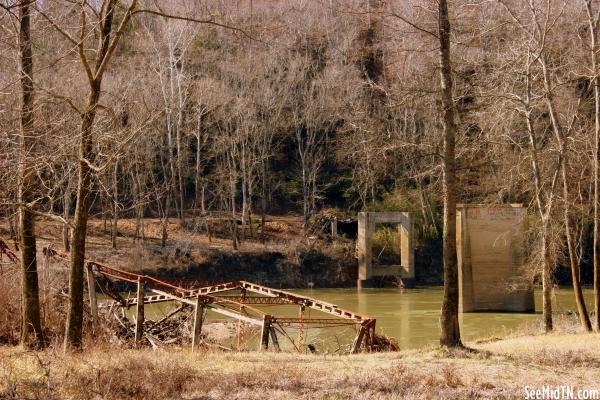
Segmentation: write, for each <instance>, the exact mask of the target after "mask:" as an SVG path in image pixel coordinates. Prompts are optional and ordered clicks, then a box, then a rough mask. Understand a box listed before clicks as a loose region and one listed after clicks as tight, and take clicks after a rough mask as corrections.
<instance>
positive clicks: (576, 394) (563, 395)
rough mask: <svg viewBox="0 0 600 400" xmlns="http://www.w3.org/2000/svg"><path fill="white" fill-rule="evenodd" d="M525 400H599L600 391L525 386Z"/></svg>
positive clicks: (568, 387) (561, 386)
mask: <svg viewBox="0 0 600 400" xmlns="http://www.w3.org/2000/svg"><path fill="white" fill-rule="evenodd" d="M524 390H525V399H527V400H594V399H595V400H600V389H578V388H575V387H573V386H569V385H559V386H542V387H536V388H533V387H531V386H525V388H524Z"/></svg>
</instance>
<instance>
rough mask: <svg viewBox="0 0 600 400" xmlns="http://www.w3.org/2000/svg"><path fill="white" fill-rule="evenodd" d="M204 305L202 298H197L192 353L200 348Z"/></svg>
mask: <svg viewBox="0 0 600 400" xmlns="http://www.w3.org/2000/svg"><path fill="white" fill-rule="evenodd" d="M204 315H205V311H204V303H202V302H201V300H200V298H199V297H198V298H196V306H195V309H194V331H193V332H192V351H196V350H198V349H199V348H200V335H201V333H202V323H203V322H204Z"/></svg>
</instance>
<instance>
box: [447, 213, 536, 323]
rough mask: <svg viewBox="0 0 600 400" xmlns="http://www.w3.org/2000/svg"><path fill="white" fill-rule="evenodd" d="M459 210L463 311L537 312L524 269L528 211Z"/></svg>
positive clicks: (458, 254) (458, 231)
mask: <svg viewBox="0 0 600 400" xmlns="http://www.w3.org/2000/svg"><path fill="white" fill-rule="evenodd" d="M457 208H458V210H457V215H456V222H457V224H456V242H457V257H458V267H459V276H458V277H459V293H460V310H461V311H462V312H472V311H511V312H533V311H535V304H534V297H533V285H532V283H531V281H530V280H528V279H527V277H526V274H525V271H524V268H525V238H524V232H525V230H526V229H527V219H526V217H527V212H526V210H525V209H524V208H523V207H522V206H521V205H520V204H512V205H499V206H485V205H478V204H475V205H462V204H459V205H457Z"/></svg>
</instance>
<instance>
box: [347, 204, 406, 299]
mask: <svg viewBox="0 0 600 400" xmlns="http://www.w3.org/2000/svg"><path fill="white" fill-rule="evenodd" d="M385 223H393V224H398V233H399V235H400V260H399V265H373V249H372V247H373V239H372V236H373V233H374V232H375V229H376V226H377V224H385ZM357 244H358V282H357V287H358V288H362V287H369V286H370V285H371V280H372V278H374V277H381V276H395V277H398V278H401V279H402V281H403V283H404V285H405V286H414V282H415V264H414V262H415V260H414V246H413V229H412V221H411V218H410V213H408V212H360V213H358V243H357Z"/></svg>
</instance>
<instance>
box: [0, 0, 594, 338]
mask: <svg viewBox="0 0 600 400" xmlns="http://www.w3.org/2000/svg"><path fill="white" fill-rule="evenodd" d="M24 4H25V3H22V2H16V1H2V2H0V11H1V14H0V27H1V28H2V30H1V32H2V33H1V36H0V203H1V204H2V207H1V208H0V213H1V216H2V217H3V218H4V221H5V222H6V224H5V225H6V227H7V228H6V234H7V235H10V236H12V237H13V238H14V240H15V243H16V242H17V239H18V238H19V236H20V240H21V242H20V243H21V247H22V249H21V250H22V251H23V255H24V260H25V261H23V262H24V263H26V264H27V261H26V260H27V256H26V255H27V254H29V255H30V256H31V257H33V258H32V263H30V264H31V265H35V254H36V247H35V229H34V220H50V221H53V222H54V223H58V224H60V225H61V226H62V227H63V229H64V235H63V238H64V239H63V242H64V248H65V250H69V249H70V250H71V255H70V257H71V272H70V274H71V275H70V285H71V286H70V291H71V295H72V307H75V308H73V309H70V311H69V316H70V317H69V318H71V317H72V318H76V316H77V315H81V307H82V306H81V304H80V303H81V299H82V298H83V297H82V296H83V294H82V293H83V292H82V290H83V272H82V271H83V264H84V259H85V246H86V239H87V237H86V235H87V234H88V220H89V219H90V218H91V219H104V221H105V226H106V225H108V227H109V228H108V229H109V230H110V235H111V238H112V247H113V248H116V247H117V246H118V243H117V237H118V236H119V220H123V219H129V220H132V221H134V223H135V228H134V229H133V234H132V236H133V237H134V239H138V238H140V239H143V238H145V236H146V232H145V230H144V226H145V225H144V221H145V220H147V219H153V220H158V221H159V222H160V225H161V229H160V233H158V234H157V235H155V236H156V237H157V238H158V240H160V243H161V246H162V247H167V246H168V245H169V240H170V237H169V223H170V222H173V221H177V223H178V224H179V225H180V227H183V228H184V229H189V231H197V232H198V231H199V232H205V233H206V234H207V235H208V236H209V237H210V235H211V230H212V231H213V232H212V233H213V234H217V235H221V237H227V238H228V239H229V240H230V243H231V246H232V249H233V250H238V249H239V248H240V246H241V243H243V242H245V241H252V242H254V243H256V242H264V240H265V227H266V223H267V219H268V216H272V215H280V216H281V215H284V216H285V215H301V217H302V229H301V231H302V233H301V234H299V235H300V236H301V237H302V238H304V239H307V238H309V237H313V236H315V235H316V233H319V232H320V231H319V226H321V225H322V224H321V225H319V223H320V222H321V221H323V215H325V219H327V216H330V215H337V216H339V217H340V218H343V217H347V216H353V215H354V214H355V213H356V212H358V211H361V210H384V209H385V210H408V211H411V212H413V214H414V215H415V220H416V221H417V234H418V237H419V240H420V244H419V245H420V246H421V247H422V248H423V247H424V248H426V249H427V248H428V247H427V246H430V247H429V250H430V251H431V252H430V253H428V254H426V255H425V256H426V257H428V260H427V262H430V261H431V259H434V260H435V262H437V265H438V266H439V265H440V264H441V252H440V248H439V247H440V246H439V245H440V243H441V242H442V241H443V243H444V253H445V254H450V253H454V251H453V249H454V247H453V246H454V245H453V244H452V243H453V242H454V230H453V229H454V228H453V227H451V228H450V230H448V229H447V227H448V226H449V225H448V224H449V222H448V221H451V220H453V218H454V214H453V213H454V211H453V210H454V209H455V207H454V205H455V203H456V202H458V203H461V202H464V203H487V204H494V203H523V204H524V205H525V206H526V207H528V211H529V217H528V218H529V221H528V222H529V228H530V229H529V233H528V244H529V246H528V255H529V260H530V265H531V271H532V273H531V276H532V278H535V279H538V280H541V281H543V282H544V287H545V288H548V290H550V289H549V288H550V287H551V283H552V280H553V279H555V276H553V275H552V272H553V271H554V269H555V268H556V267H557V266H561V265H562V266H567V267H568V268H569V269H570V272H569V273H567V275H568V279H572V282H573V283H574V284H575V285H576V286H577V285H578V284H579V279H580V276H581V278H582V279H583V281H584V282H591V280H592V262H593V259H594V258H596V265H597V264H598V252H595V251H594V247H596V248H599V247H598V246H597V239H598V237H599V236H600V235H598V224H597V220H598V218H595V217H597V216H598V215H597V198H598V153H599V152H598V149H599V143H598V139H599V134H600V87H599V86H598V81H597V72H598V66H597V60H596V56H597V55H596V52H597V50H598V45H597V43H596V42H597V37H596V36H597V35H596V33H597V32H596V31H597V28H598V12H597V11H596V6H595V5H594V4H593V3H592V2H591V1H586V0H581V1H561V0H552V1H548V2H544V3H542V2H523V1H520V0H501V1H497V2H484V3H474V2H472V1H467V0H464V1H463V0H455V1H451V2H450V6H449V7H448V8H447V9H445V8H444V7H441V6H440V7H438V5H436V4H434V3H432V2H429V1H418V2H416V3H410V4H408V3H406V2H403V1H383V0H360V1H359V0H351V1H340V0H316V1H303V0H299V1H291V0H290V1H284V0H278V1H273V0H236V1H216V0H202V1H191V0H177V1H169V2H166V3H164V4H159V3H155V2H150V1H148V2H145V1H137V0H133V1H127V2H120V1H116V0H107V1H104V2H87V1H83V2H81V3H78V2H75V3H74V2H71V1H59V0H53V1H44V2H31V4H29V3H27V5H28V6H29V7H27V6H24ZM444 4H445V2H444ZM444 10H445V11H444ZM448 11H449V18H446V15H445V14H446V12H448ZM17 14H18V15H17ZM450 25H451V26H452V30H450ZM440 77H441V79H440ZM443 209H445V210H446V213H445V217H446V218H445V221H444V224H443V223H442V216H443V214H444V212H443ZM19 210H20V212H18V211H19ZM448 210H451V211H448ZM208 217H212V218H213V221H214V218H216V219H217V220H218V221H220V222H219V223H218V224H217V226H216V227H214V226H213V227H211V226H209V223H208ZM317 225H318V226H317ZM451 225H453V224H451ZM315 226H316V228H315ZM594 232H596V235H594ZM442 239H443V240H442ZM594 243H596V246H594ZM447 246H451V247H447ZM453 257H455V256H453ZM444 262H445V263H446V264H447V265H450V264H452V262H454V263H455V259H454V261H453V260H452V259H446V260H444ZM448 263H450V264H448ZM582 265H583V266H584V268H583V270H581V271H580V266H582ZM452 268H454V267H452ZM452 268H450V270H451V269H452ZM439 270H441V267H440V269H439ZM439 270H438V271H439ZM447 270H448V269H447ZM29 273H30V274H29V275H27V271H25V272H24V278H27V277H29V278H31V279H32V280H31V281H27V279H25V280H24V282H29V284H30V286H27V285H25V289H24V290H25V291H27V290H29V289H31V290H33V288H34V287H35V286H36V285H37V283H36V282H34V280H33V272H32V271H29ZM596 276H598V273H596ZM450 277H451V276H450ZM446 278H448V276H447V277H446ZM596 279H597V278H596ZM449 285H450V286H454V284H453V283H450V284H449ZM27 288H29V289H27ZM546 294H547V297H546V299H549V298H550V297H549V296H550V294H549V292H546ZM26 297H27V296H26ZM77 307H79V308H77ZM34 308H35V307H34ZM69 321H70V322H68V326H70V327H73V326H75V327H74V328H72V329H74V330H72V329H71V328H69V329H67V336H69V338H70V339H73V338H71V336H73V335H76V331H77V327H76V325H77V324H79V325H80V324H81V321H79V322H77V321H75V322H72V321H71V320H69ZM73 324H74V325H73ZM73 337H74V336H73ZM73 340H75V339H73Z"/></svg>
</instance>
